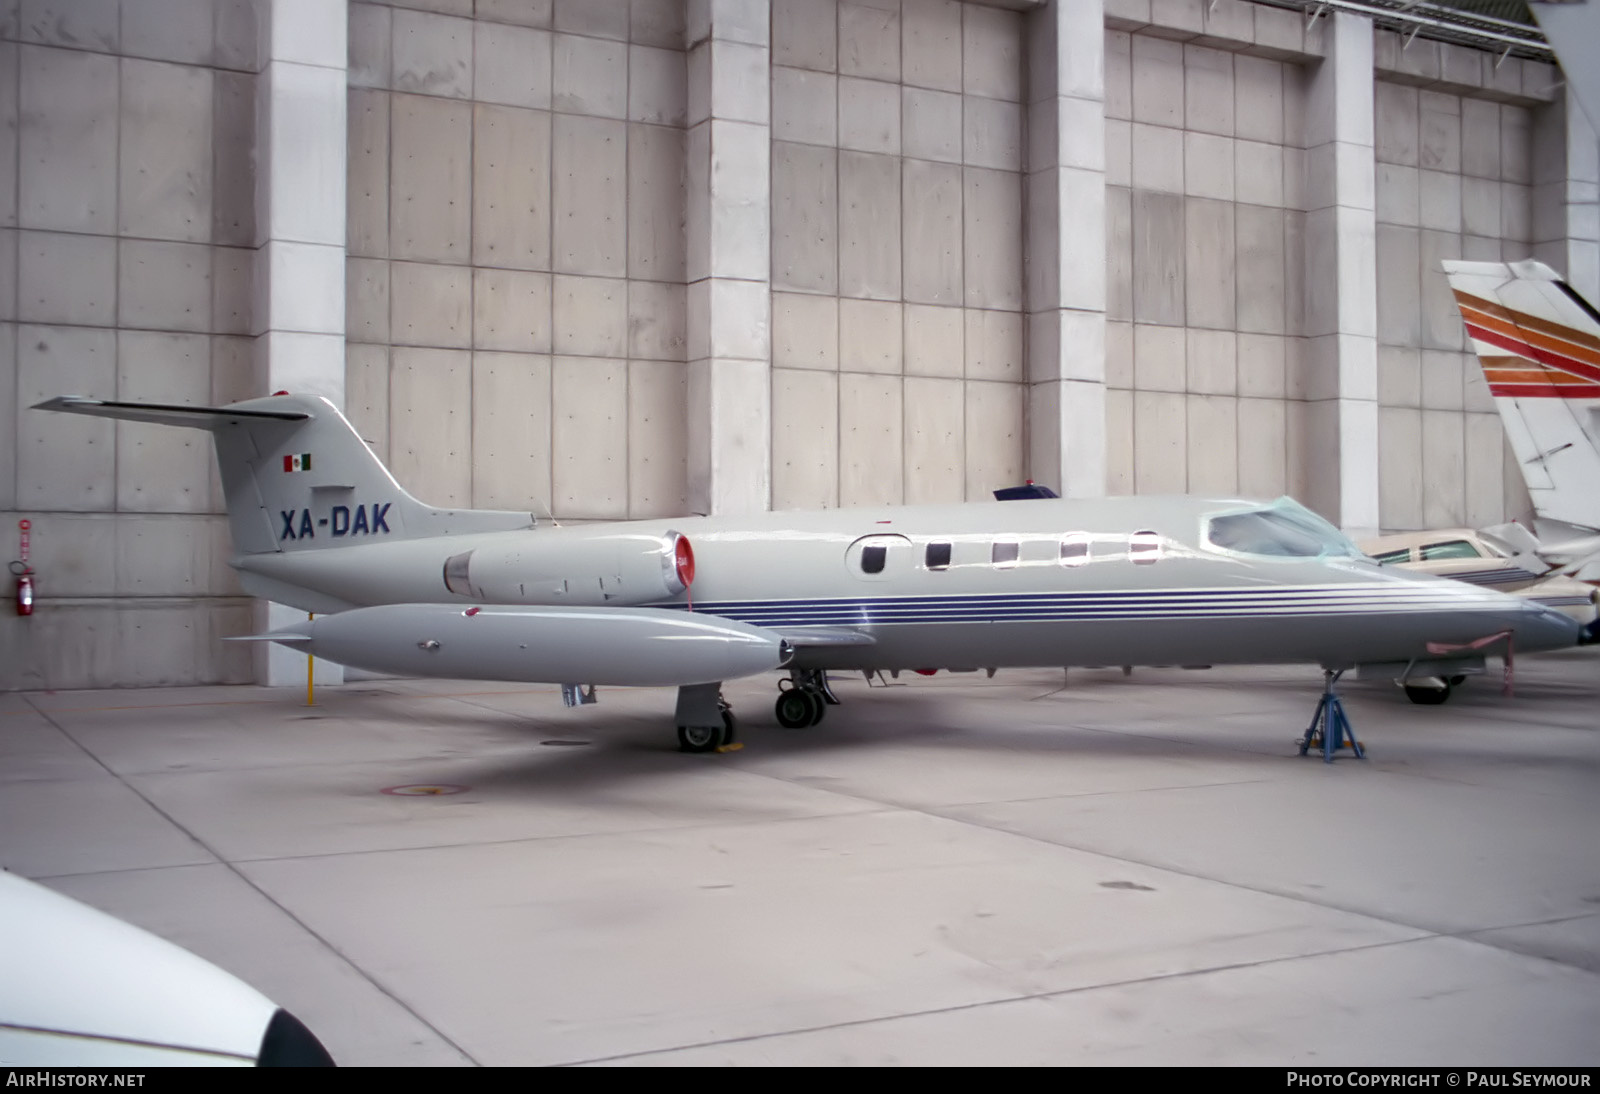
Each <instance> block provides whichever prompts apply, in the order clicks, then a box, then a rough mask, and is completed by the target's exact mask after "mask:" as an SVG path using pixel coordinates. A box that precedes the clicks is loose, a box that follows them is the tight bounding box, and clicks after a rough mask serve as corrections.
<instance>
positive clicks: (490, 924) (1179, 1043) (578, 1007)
mask: <svg viewBox="0 0 1600 1094" xmlns="http://www.w3.org/2000/svg"><path fill="white" fill-rule="evenodd" d="M1597 654H1600V651H1597V650H1593V649H1587V650H1573V651H1569V652H1567V653H1562V654H1556V655H1549V656H1542V657H1538V658H1531V657H1530V658H1525V659H1523V660H1522V661H1521V662H1520V663H1519V664H1518V666H1517V681H1516V687H1517V694H1516V697H1515V698H1511V699H1507V698H1505V697H1503V696H1502V695H1501V694H1500V689H1499V686H1498V685H1499V679H1498V677H1488V678H1482V679H1478V680H1474V681H1472V682H1471V683H1470V684H1469V685H1468V686H1467V687H1465V688H1462V689H1460V690H1459V691H1458V692H1457V694H1456V695H1455V696H1454V698H1453V699H1452V700H1451V702H1450V703H1449V705H1447V706H1443V707H1417V706H1413V705H1412V704H1410V703H1408V702H1406V701H1405V699H1404V698H1403V696H1402V695H1401V694H1400V693H1399V691H1398V690H1397V689H1395V688H1394V687H1393V686H1392V685H1390V684H1387V683H1385V684H1352V685H1351V686H1350V687H1349V689H1348V691H1347V694H1346V700H1347V706H1348V708H1349V710H1350V713H1351V715H1352V718H1353V720H1354V722H1355V725H1356V727H1357V729H1358V731H1359V732H1360V734H1361V736H1362V739H1363V742H1364V743H1365V744H1366V745H1367V747H1368V750H1369V758H1368V759H1367V760H1365V761H1359V760H1356V759H1354V758H1351V757H1348V756H1346V757H1345V758H1342V759H1340V760H1338V761H1337V762H1335V763H1333V764H1331V765H1329V764H1324V763H1322V762H1320V759H1319V758H1318V757H1316V756H1315V755H1313V756H1308V757H1305V758H1302V757H1300V756H1298V755H1296V750H1295V748H1294V747H1293V743H1292V742H1293V741H1294V739H1295V738H1296V737H1297V736H1298V735H1299V734H1300V733H1301V732H1302V730H1303V728H1304V725H1305V723H1306V721H1308V720H1309V715H1310V712H1311V709H1312V705H1313V702H1314V699H1315V696H1316V692H1317V687H1318V683H1319V681H1318V679H1317V676H1316V673H1315V672H1311V671H1293V670H1281V669H1227V670H1221V669H1219V670H1213V671H1211V672H1181V671H1178V670H1172V671H1165V670H1141V671H1137V672H1135V673H1134V675H1133V676H1132V677H1131V678H1127V679H1125V678H1123V676H1122V674H1121V673H1120V672H1117V671H1111V672H1090V671H1077V670H1075V671H1074V672H1072V673H1071V674H1070V675H1069V678H1068V680H1069V683H1068V686H1066V687H1065V688H1063V687H1062V675H1061V673H1060V672H1022V671H1016V672H1003V673H1001V674H1000V675H999V676H998V677H996V678H995V679H994V680H992V681H986V680H984V679H983V678H982V677H981V676H980V677H972V676H954V677H950V676H944V675H941V676H939V677H937V678H934V679H931V680H924V679H921V678H917V679H915V680H911V681H902V683H903V684H904V686H896V687H890V688H884V689H877V688H872V689H869V688H868V687H867V686H866V685H865V684H864V683H863V682H862V681H861V680H860V679H859V678H854V679H851V678H845V679H841V680H840V681H838V690H839V692H840V695H841V697H842V699H843V700H844V704H845V705H844V706H843V707H842V708H838V709H836V710H834V711H833V712H832V714H831V715H830V716H829V717H828V719H827V720H826V721H825V722H824V723H823V724H822V725H821V726H819V727H817V728H815V729H812V730H783V729H779V728H778V727H777V726H776V725H775V724H773V721H772V715H771V706H772V702H773V698H774V694H775V693H774V690H773V688H772V686H771V683H772V682H771V681H770V680H766V679H757V680H754V681H746V682H743V683H740V684H736V685H733V686H731V687H730V688H729V689H728V693H729V698H730V699H731V700H732V701H733V704H734V706H735V709H736V710H737V711H738V712H739V714H740V715H741V727H742V740H743V742H744V744H745V747H744V748H743V749H742V750H741V751H737V752H732V753H727V754H723V755H701V756H691V755H684V754H680V753H678V752H677V751H675V750H674V741H673V736H672V731H671V725H670V712H671V709H672V693H671V692H670V691H653V690H639V691H627V690H620V689H611V690H608V691H605V692H604V693H603V694H602V702H601V704H600V705H599V706H595V707H587V708H581V709H577V710H567V709H565V708H563V707H562V706H561V704H560V701H559V698H558V696H557V695H556V693H555V690H554V689H549V688H540V687H526V686H513V685H504V686H494V685H484V684H481V683H461V684H452V683H449V682H440V681H426V682H422V681H416V682H412V681H382V682H372V683H363V684H352V685H347V686H345V687H343V688H337V689H333V688H330V689H325V690H323V691H321V692H319V694H318V697H317V703H316V706H315V707H314V708H311V709H307V708H306V707H305V706H304V696H303V693H297V692H293V691H288V690H267V689H257V688H194V689H183V690H152V691H119V692H74V693H65V692H63V693H56V694H48V693H13V694H7V695H4V696H0V864H3V865H4V866H6V867H7V868H9V869H11V870H14V871H16V872H18V873H21V874H24V875H26V876H29V877H34V878H38V879H42V880H44V881H45V882H46V883H47V884H49V885H50V886H51V887H53V888H56V889H58V890H60V891H62V892H65V893H67V894H69V895H71V896H74V897H77V898H79V899H81V900H85V901H87V902H88V903H90V904H93V905H96V906H98V907H101V908H103V909H105V910H107V911H109V912H112V913H113V914H115V915H118V916H121V917H123V918H125V919H128V920H130V921H132V922H134V923H137V924H139V925H140V926H143V927H146V928H149V929H151V930H153V931H155V932H156V933H158V934H160V935H163V936H165V937H167V938H170V939H172V940H174V941H176V942H178V943H180V944H182V945H184V946H186V947H188V948H190V949H192V950H194V951H196V952H197V953H199V954H201V955H202V956H204V957H206V958H209V959H210V960H212V961H215V962H217V963H218V964H220V965H222V966H223V967H224V968H227V969H229V970H230V971H232V972H234V973H236V974H238V975H240V976H242V977H243V978H244V979H246V980H248V981H249V982H251V983H252V984H254V985H255V986H257V987H258V988H260V989H261V990H262V991H264V992H265V993H266V994H268V995H269V996H271V997H272V998H273V999H274V1000H275V1001H276V1002H278V1003H279V1004H280V1005H282V1006H285V1007H288V1008H289V1009H290V1010H292V1011H293V1012H294V1013H296V1014H297V1015H299V1016H300V1017H301V1018H302V1019H304V1020H305V1022H306V1023H307V1025H308V1026H310V1027H311V1028H312V1029H313V1030H315V1031H316V1032H317V1034H318V1035H319V1036H320V1037H321V1038H322V1039H323V1041H324V1042H325V1043H326V1044H327V1045H328V1047H329V1049H330V1050H331V1051H332V1053H333V1055H334V1057H335V1058H336V1059H337V1060H338V1061H339V1062H340V1063H343V1064H484V1065H503V1064H572V1063H609V1064H1076V1063H1096V1064H1099V1063H1162V1064H1179V1063H1181V1064H1288V1063H1293V1062H1301V1063H1311V1064H1378V1063H1384V1064H1467V1063H1477V1064H1550V1065H1556V1064H1560V1065H1588V1066H1593V1065H1595V1064H1596V1063H1600V1042H1597V1041H1596V1040H1595V1037H1594V1031H1595V1030H1596V1029H1600V840H1597V839H1596V838H1595V836H1596V833H1597V832H1600V793H1597V791H1600V717H1597V716H1596V713H1595V712H1596V710H1597V709H1600V657H1597ZM397 788H419V789H418V790H417V792H411V793H394V792H393V791H395V790H396V789H397ZM428 790H435V791H440V792H438V793H429V792H427V791H428Z"/></svg>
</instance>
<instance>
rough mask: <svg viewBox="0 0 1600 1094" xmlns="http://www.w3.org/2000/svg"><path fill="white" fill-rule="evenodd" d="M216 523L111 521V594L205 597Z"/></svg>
mask: <svg viewBox="0 0 1600 1094" xmlns="http://www.w3.org/2000/svg"><path fill="white" fill-rule="evenodd" d="M200 440H201V441H205V440H206V438H204V437H201V438H200ZM207 447H209V444H207ZM216 519H217V518H215V517H171V516H142V515H123V516H118V517H116V518H115V520H116V526H117V558H116V574H115V580H116V587H117V592H116V595H118V596H205V595H207V594H208V593H210V592H211V588H212V584H213V582H212V577H211V567H212V563H213V561H214V559H213V542H212V539H213V537H212V526H213V525H214V524H215V523H216Z"/></svg>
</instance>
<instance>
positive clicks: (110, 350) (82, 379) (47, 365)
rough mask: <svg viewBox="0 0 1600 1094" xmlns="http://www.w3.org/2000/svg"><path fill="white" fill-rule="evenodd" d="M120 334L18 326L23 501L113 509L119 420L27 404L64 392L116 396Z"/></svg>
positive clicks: (19, 481)
mask: <svg viewBox="0 0 1600 1094" xmlns="http://www.w3.org/2000/svg"><path fill="white" fill-rule="evenodd" d="M116 357H117V352H116V335H115V333H114V332H112V331H109V330H90V329H86V328H83V327H44V326H32V325H26V324H24V325H21V326H18V327H17V433H16V437H17V504H19V505H21V506H23V507H24V508H28V509H62V510H72V511H79V512H85V511H86V512H107V511H109V510H110V509H112V508H113V506H114V505H115V499H116V492H115V484H116V477H115V470H116V440H115V427H114V424H113V423H112V422H109V421H103V420H100V419H95V418H80V417H77V416H73V415H61V414H40V413H37V412H36V411H33V410H30V409H28V408H29V407H32V406H33V404H35V403H37V402H41V401H43V400H45V399H50V398H53V397H55V396H57V395H86V396H88V397H89V398H91V399H115V398H116V397H117V389H116V385H117V362H116Z"/></svg>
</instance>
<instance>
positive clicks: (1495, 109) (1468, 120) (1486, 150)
mask: <svg viewBox="0 0 1600 1094" xmlns="http://www.w3.org/2000/svg"><path fill="white" fill-rule="evenodd" d="M1461 173H1462V174H1463V175H1473V176H1476V177H1478V178H1483V179H1495V180H1498V179H1499V178H1500V104H1499V103H1496V102H1489V101H1488V100H1486V99H1467V98H1463V99H1462V100H1461Z"/></svg>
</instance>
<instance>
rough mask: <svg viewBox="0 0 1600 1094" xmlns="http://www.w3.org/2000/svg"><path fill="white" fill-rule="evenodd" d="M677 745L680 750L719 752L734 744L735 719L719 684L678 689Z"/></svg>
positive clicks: (696, 685)
mask: <svg viewBox="0 0 1600 1094" xmlns="http://www.w3.org/2000/svg"><path fill="white" fill-rule="evenodd" d="M677 722H678V749H679V751H682V752H722V751H725V750H729V749H732V748H736V747H738V746H737V745H735V744H734V738H735V736H736V733H735V731H736V729H737V728H738V721H737V720H736V719H735V718H734V716H733V708H732V707H730V706H729V705H728V701H727V700H726V699H724V698H723V697H722V685H721V684H720V683H718V684H695V685H693V686H691V687H680V688H679V689H678V713H677Z"/></svg>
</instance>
